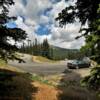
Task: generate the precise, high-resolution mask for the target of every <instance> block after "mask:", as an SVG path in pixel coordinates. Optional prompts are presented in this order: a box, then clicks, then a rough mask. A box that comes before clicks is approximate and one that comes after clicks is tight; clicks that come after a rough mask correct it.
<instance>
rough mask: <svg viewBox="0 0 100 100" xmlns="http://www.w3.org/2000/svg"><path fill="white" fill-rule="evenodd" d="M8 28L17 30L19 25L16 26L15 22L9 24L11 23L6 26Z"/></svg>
mask: <svg viewBox="0 0 100 100" xmlns="http://www.w3.org/2000/svg"><path fill="white" fill-rule="evenodd" d="M6 26H7V27H8V28H16V27H17V25H16V23H15V22H9V23H7V24H6Z"/></svg>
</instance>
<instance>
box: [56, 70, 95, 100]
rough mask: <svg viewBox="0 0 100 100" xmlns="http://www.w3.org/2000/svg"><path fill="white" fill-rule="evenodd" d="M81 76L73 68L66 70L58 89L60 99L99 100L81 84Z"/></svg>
mask: <svg viewBox="0 0 100 100" xmlns="http://www.w3.org/2000/svg"><path fill="white" fill-rule="evenodd" d="M80 80H81V76H80V75H79V74H78V73H76V72H74V71H71V70H65V71H64V75H63V76H62V78H61V80H60V82H59V85H58V87H57V88H58V90H60V92H59V93H58V95H57V97H58V100H97V99H96V97H95V96H94V94H92V93H91V92H90V91H89V90H87V89H86V88H83V87H81V86H80Z"/></svg>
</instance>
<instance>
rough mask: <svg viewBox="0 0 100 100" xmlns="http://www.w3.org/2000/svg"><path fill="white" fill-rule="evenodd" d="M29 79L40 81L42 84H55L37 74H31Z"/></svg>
mask: <svg viewBox="0 0 100 100" xmlns="http://www.w3.org/2000/svg"><path fill="white" fill-rule="evenodd" d="M31 79H32V80H33V81H38V82H40V83H43V84H47V85H50V86H55V85H54V84H53V83H51V82H50V81H49V80H47V79H44V78H43V77H41V76H39V75H31Z"/></svg>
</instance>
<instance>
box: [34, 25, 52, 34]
mask: <svg viewBox="0 0 100 100" xmlns="http://www.w3.org/2000/svg"><path fill="white" fill-rule="evenodd" d="M35 32H36V34H38V35H48V34H50V29H49V28H48V27H47V26H46V25H43V24H41V25H40V26H39V28H38V29H37V30H36V31H35Z"/></svg>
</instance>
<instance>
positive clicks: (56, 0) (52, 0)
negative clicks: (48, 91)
mask: <svg viewBox="0 0 100 100" xmlns="http://www.w3.org/2000/svg"><path fill="white" fill-rule="evenodd" d="M50 1H51V2H52V3H58V2H60V1H61V0H50Z"/></svg>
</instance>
